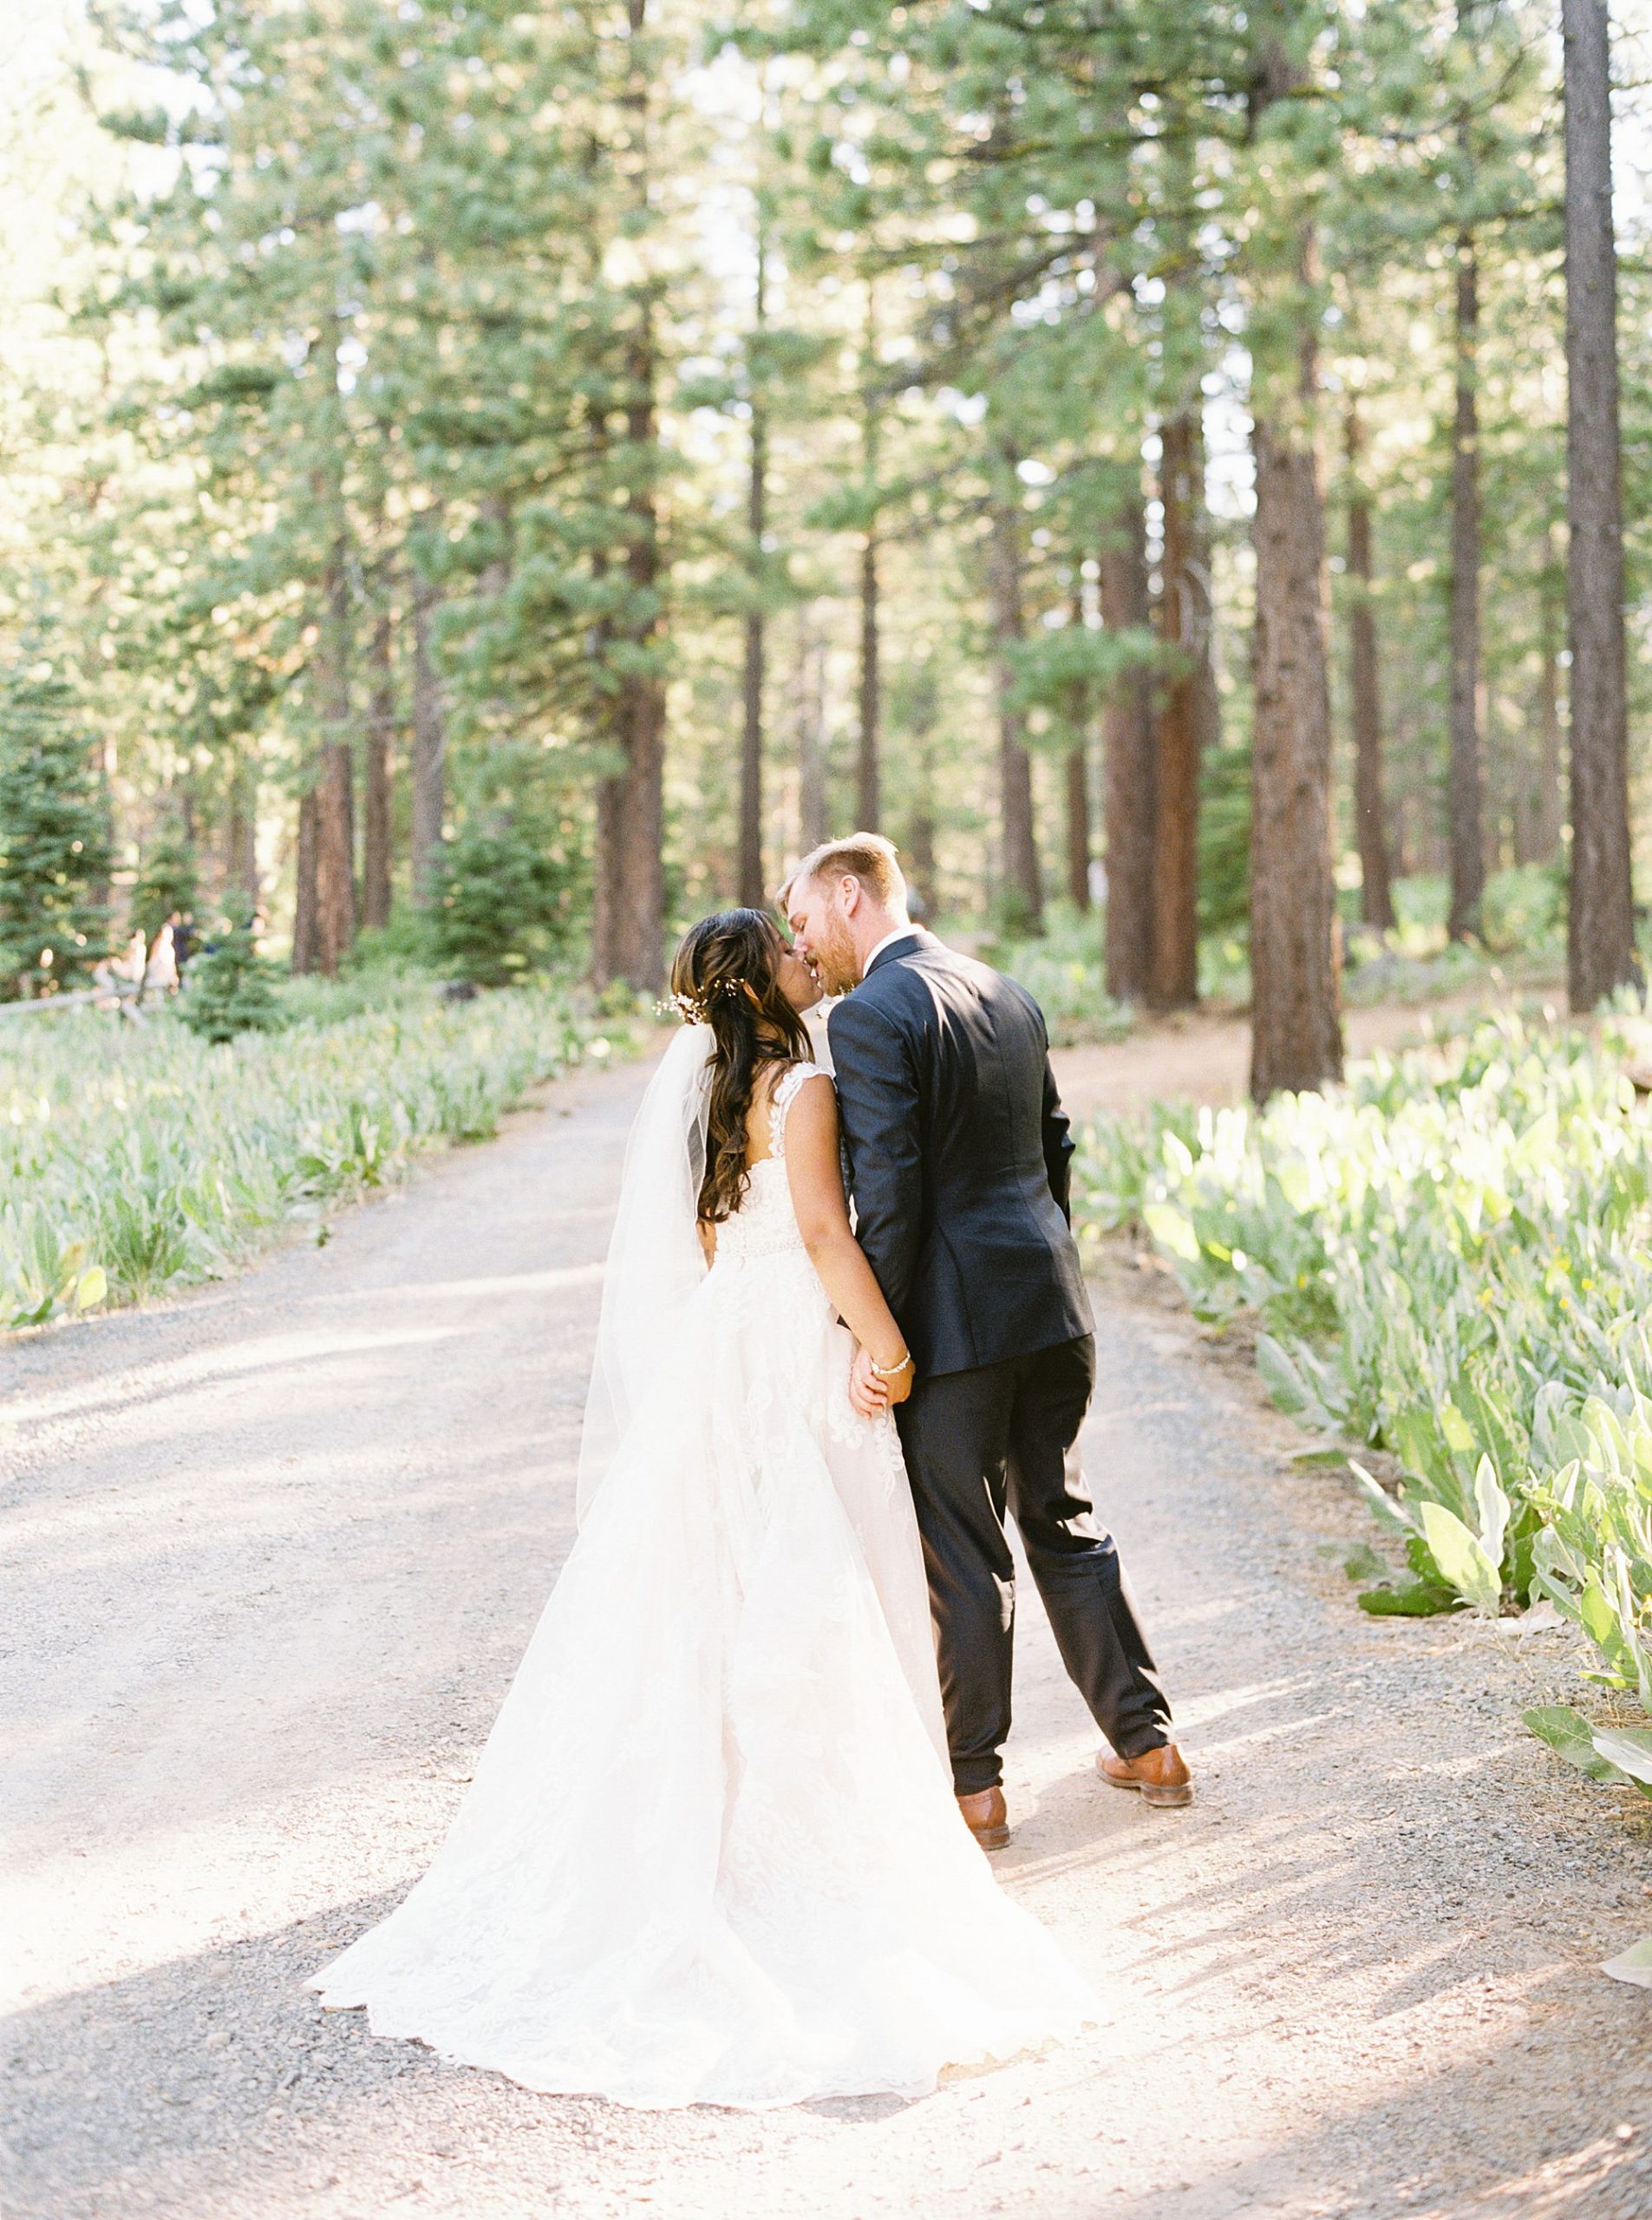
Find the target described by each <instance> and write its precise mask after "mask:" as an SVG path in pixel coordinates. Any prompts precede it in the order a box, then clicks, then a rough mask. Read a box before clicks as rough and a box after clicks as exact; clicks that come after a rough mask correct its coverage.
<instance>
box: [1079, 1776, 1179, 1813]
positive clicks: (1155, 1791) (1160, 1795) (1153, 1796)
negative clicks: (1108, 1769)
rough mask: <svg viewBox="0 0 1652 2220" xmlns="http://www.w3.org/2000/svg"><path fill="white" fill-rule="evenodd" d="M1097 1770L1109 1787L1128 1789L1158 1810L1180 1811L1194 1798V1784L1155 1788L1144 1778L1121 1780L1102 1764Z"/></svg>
mask: <svg viewBox="0 0 1652 2220" xmlns="http://www.w3.org/2000/svg"><path fill="white" fill-rule="evenodd" d="M1096 1772H1097V1773H1098V1774H1099V1775H1100V1778H1101V1779H1103V1780H1105V1781H1106V1783H1107V1786H1108V1787H1109V1788H1123V1789H1127V1790H1128V1791H1129V1792H1130V1793H1131V1794H1132V1795H1133V1796H1139V1797H1140V1799H1141V1800H1142V1802H1143V1803H1144V1804H1151V1805H1152V1807H1153V1809H1154V1810H1155V1811H1156V1812H1179V1811H1181V1810H1183V1809H1184V1808H1185V1806H1186V1805H1189V1804H1191V1803H1192V1800H1193V1784H1192V1781H1191V1780H1185V1781H1182V1782H1181V1783H1180V1784H1179V1786H1176V1787H1173V1788H1155V1787H1152V1786H1150V1785H1149V1784H1148V1783H1147V1782H1146V1781H1144V1780H1120V1779H1118V1778H1117V1776H1116V1775H1115V1774H1113V1773H1104V1772H1103V1771H1102V1769H1101V1767H1100V1766H1097V1767H1096Z"/></svg>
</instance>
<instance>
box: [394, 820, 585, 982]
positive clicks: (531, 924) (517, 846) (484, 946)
mask: <svg viewBox="0 0 1652 2220" xmlns="http://www.w3.org/2000/svg"><path fill="white" fill-rule="evenodd" d="M580 885H581V874H580V872H579V871H578V866H577V865H576V864H575V863H574V862H573V861H572V860H571V858H570V856H569V854H568V852H567V848H566V844H565V841H564V840H562V839H557V838H555V837H554V836H553V835H552V834H551V833H550V832H548V831H547V829H546V828H545V826H544V825H543V824H542V823H539V822H537V821H536V820H535V819H532V818H531V817H525V816H522V815H519V814H517V813H513V812H509V811H505V810H499V811H493V812H489V813H486V814H484V815H481V816H480V817H477V818H473V819H468V820H467V823H466V824H465V825H464V826H461V828H460V831H459V832H458V833H457V834H455V836H454V839H451V840H449V841H448V842H447V843H446V845H445V846H444V847H443V849H442V852H441V859H440V862H439V865H438V868H437V874H436V885H435V891H434V902H433V904H432V909H431V913H430V928H429V932H430V937H429V949H430V957H431V961H432V962H433V963H434V964H435V966H436V968H437V970H439V971H441V972H443V973H444V974H446V975H447V976H449V977H452V978H456V979H470V980H474V981H476V982H477V983H479V984H480V985H483V986H490V987H494V986H503V985H505V984H506V983H508V982H509V981H510V980H512V979H519V978H524V977H526V976H528V974H530V973H531V972H532V971H535V970H543V969H544V968H545V966H546V965H547V964H548V963H552V962H553V961H554V960H555V958H556V957H558V956H559V955H561V954H562V953H563V952H564V950H565V949H566V947H567V945H568V942H569V939H570V937H571V934H572V931H573V930H574V927H575V925H576V924H577V922H578V909H577V896H578V890H579V887H580Z"/></svg>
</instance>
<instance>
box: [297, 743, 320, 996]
mask: <svg viewBox="0 0 1652 2220" xmlns="http://www.w3.org/2000/svg"><path fill="white" fill-rule="evenodd" d="M316 826H317V806H316V790H315V788H314V787H305V789H304V793H302V794H301V795H300V796H299V800H298V844H297V854H296V856H295V858H294V861H293V874H292V877H293V896H292V968H293V970H295V971H296V972H298V973H300V974H305V973H309V972H311V971H315V970H319V969H320V963H319V955H320V948H321V936H320V933H319V931H318V930H317V918H316V854H317V845H318V843H317V832H316Z"/></svg>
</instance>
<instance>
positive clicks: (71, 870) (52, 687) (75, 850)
mask: <svg viewBox="0 0 1652 2220" xmlns="http://www.w3.org/2000/svg"><path fill="white" fill-rule="evenodd" d="M107 875H108V828H107V824H106V820H105V817H104V813H103V809H102V806H101V799H100V797H99V795H98V793H97V788H96V784H95V778H94V774H93V772H92V768H91V741H90V737H89V735H88V734H87V732H86V731H85V729H84V728H83V726H82V724H81V722H80V720H79V717H78V715H77V711H76V704H75V693H74V689H72V687H71V686H70V685H69V682H68V680H67V679H66V678H65V677H64V676H63V675H62V671H61V670H60V669H58V668H57V666H56V664H55V663H53V662H52V661H51V659H50V658H49V656H45V655H43V654H42V652H41V651H40V648H39V645H38V643H37V642H36V643H29V644H27V645H25V647H24V650H23V653H22V655H21V656H18V657H17V658H16V661H14V662H12V663H7V664H6V665H4V666H3V668H0V1001H6V1002H16V1001H26V1000H29V999H30V998H32V997H34V996H40V995H46V994H51V993H54V992H56V990H57V989H61V988H62V987H63V986H64V985H66V984H72V983H75V980H76V978H77V976H79V975H80V974H82V973H83V972H84V971H86V970H88V969H89V968H90V966H91V965H92V964H93V963H95V962H96V960H97V958H98V957H99V956H101V954H102V948H101V938H102V932H103V927H104V923H105V914H106V913H105V911H103V909H102V908H101V906H100V904H99V903H98V902H97V900H96V898H95V888H96V886H97V885H98V884H99V883H100V882H101V881H102V880H103V879H105V878H107Z"/></svg>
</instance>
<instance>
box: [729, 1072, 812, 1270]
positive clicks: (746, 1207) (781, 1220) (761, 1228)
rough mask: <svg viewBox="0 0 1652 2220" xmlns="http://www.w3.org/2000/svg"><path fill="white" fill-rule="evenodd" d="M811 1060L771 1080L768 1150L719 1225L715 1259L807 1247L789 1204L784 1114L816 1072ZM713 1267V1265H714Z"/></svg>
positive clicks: (746, 1257) (802, 1252)
mask: <svg viewBox="0 0 1652 2220" xmlns="http://www.w3.org/2000/svg"><path fill="white" fill-rule="evenodd" d="M817 1069H818V1066H816V1065H814V1064H793V1065H791V1066H790V1067H789V1068H787V1070H786V1071H784V1072H782V1073H781V1074H780V1078H779V1079H778V1080H777V1081H775V1084H774V1094H773V1095H772V1096H771V1097H770V1099H769V1109H768V1145H769V1148H770V1150H771V1152H772V1153H771V1154H769V1155H768V1156H766V1157H765V1158H763V1159H762V1161H761V1163H758V1164H754V1165H752V1167H751V1171H750V1172H749V1174H748V1178H747V1181H746V1192H745V1195H744V1197H743V1198H742V1199H741V1205H740V1208H739V1209H738V1210H737V1211H735V1215H734V1216H733V1217H732V1218H725V1219H724V1220H723V1222H722V1224H721V1225H720V1226H719V1227H718V1228H717V1263H718V1264H735V1263H748V1262H749V1261H750V1260H751V1259H752V1258H753V1257H780V1256H786V1255H787V1254H789V1253H793V1252H795V1253H796V1254H797V1255H798V1256H800V1257H801V1256H804V1255H806V1253H807V1252H806V1250H805V1249H804V1246H803V1236H802V1235H801V1234H800V1232H799V1231H798V1225H797V1213H796V1211H794V1210H793V1208H792V1190H791V1185H790V1183H789V1181H788V1180H787V1176H786V1113H787V1111H788V1110H789V1109H790V1108H791V1107H792V1105H793V1102H794V1101H795V1100H797V1097H798V1094H799V1092H800V1089H801V1088H802V1087H803V1085H804V1083H805V1082H806V1081H808V1080H811V1079H813V1077H814V1075H815V1073H816V1071H817ZM713 1269H714V1270H715V1269H716V1267H715V1266H714V1267H713Z"/></svg>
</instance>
